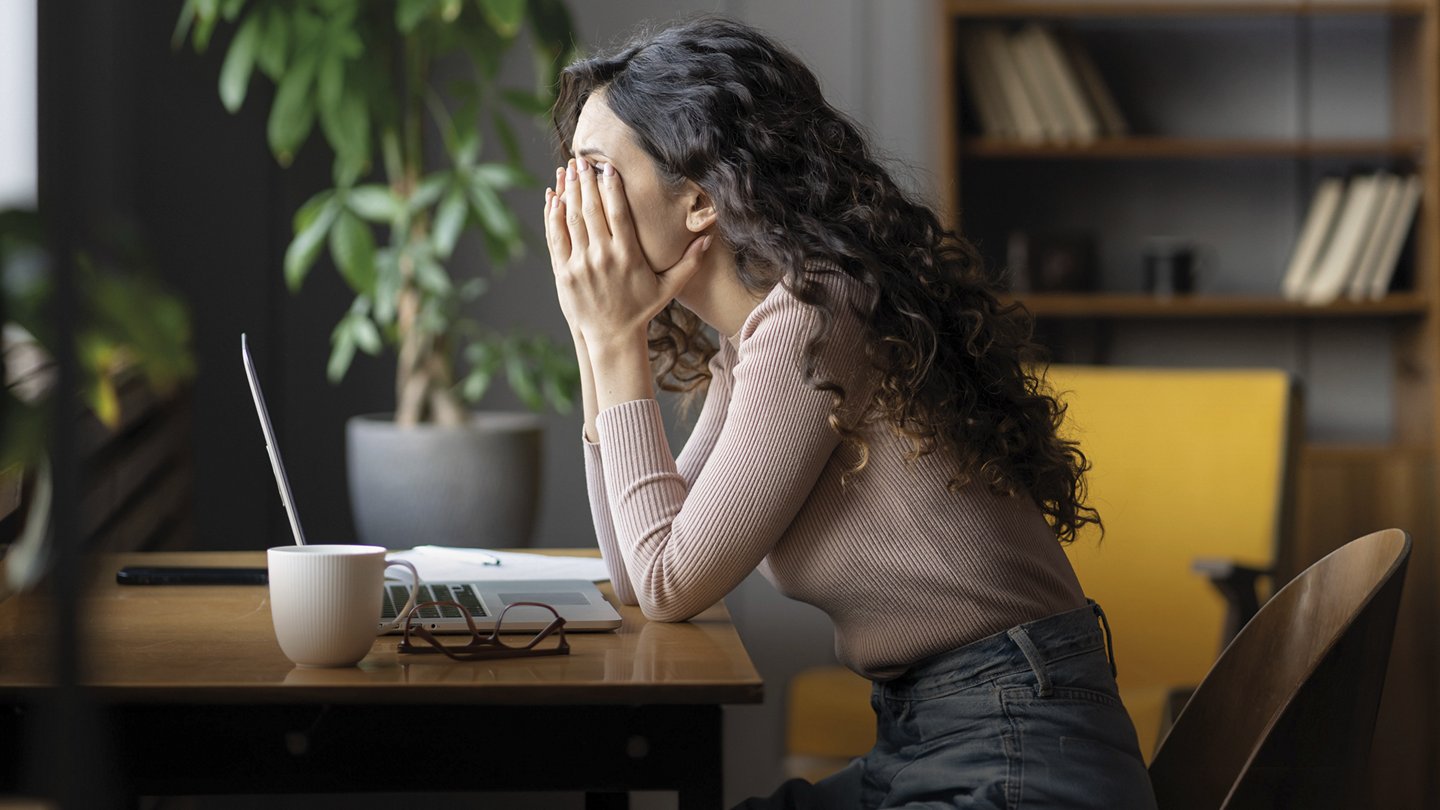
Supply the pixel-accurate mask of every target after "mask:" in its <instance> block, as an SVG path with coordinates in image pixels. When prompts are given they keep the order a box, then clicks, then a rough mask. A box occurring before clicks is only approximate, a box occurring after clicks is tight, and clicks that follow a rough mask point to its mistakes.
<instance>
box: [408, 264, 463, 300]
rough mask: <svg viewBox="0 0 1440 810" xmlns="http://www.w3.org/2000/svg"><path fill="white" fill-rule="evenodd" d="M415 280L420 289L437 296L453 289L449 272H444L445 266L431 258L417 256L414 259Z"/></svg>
mask: <svg viewBox="0 0 1440 810" xmlns="http://www.w3.org/2000/svg"><path fill="white" fill-rule="evenodd" d="M415 281H416V283H417V284H419V285H420V289H422V290H424V291H425V292H427V293H430V294H431V295H434V296H437V297H441V298H443V297H445V296H447V295H449V294H450V291H451V290H452V289H454V288H453V287H452V286H451V284H450V274H449V273H446V272H445V267H444V266H443V265H441V264H440V263H439V262H437V261H435V260H434V259H431V258H417V259H416V260H415Z"/></svg>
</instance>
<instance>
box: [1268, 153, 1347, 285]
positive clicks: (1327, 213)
mask: <svg viewBox="0 0 1440 810" xmlns="http://www.w3.org/2000/svg"><path fill="white" fill-rule="evenodd" d="M1344 195H1345V180H1344V178H1341V177H1327V178H1325V179H1323V180H1321V181H1320V184H1319V185H1318V186H1317V187H1316V189H1315V194H1314V195H1313V196H1312V197H1311V198H1310V211H1309V213H1308V214H1306V215H1305V224H1304V225H1303V226H1302V227H1301V229H1300V237H1299V238H1298V239H1297V240H1296V241H1295V249H1294V251H1293V252H1292V253H1291V254H1290V266H1289V268H1288V269H1287V270H1286V271H1285V278H1284V279H1283V280H1282V281H1281V283H1280V294H1281V295H1282V296H1284V297H1285V298H1287V299H1289V300H1291V301H1298V300H1300V299H1301V298H1303V297H1304V292H1305V288H1306V286H1307V285H1308V284H1309V282H1310V275H1311V273H1312V272H1313V271H1314V269H1315V264H1316V261H1317V260H1318V259H1319V258H1320V255H1321V253H1322V252H1323V251H1324V249H1325V243H1326V242H1327V241H1328V240H1329V238H1330V234H1331V233H1332V232H1333V230H1334V225H1335V214H1336V213H1337V212H1338V211H1339V210H1340V200H1341V198H1343V197H1344Z"/></svg>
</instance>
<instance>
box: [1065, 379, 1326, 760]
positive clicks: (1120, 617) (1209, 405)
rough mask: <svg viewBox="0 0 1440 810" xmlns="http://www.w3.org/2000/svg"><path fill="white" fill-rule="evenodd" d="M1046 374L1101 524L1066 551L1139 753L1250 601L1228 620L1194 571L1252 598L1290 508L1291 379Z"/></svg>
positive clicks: (1243, 617) (1222, 604) (1151, 744)
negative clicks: (1107, 630)
mask: <svg viewBox="0 0 1440 810" xmlns="http://www.w3.org/2000/svg"><path fill="white" fill-rule="evenodd" d="M1048 381H1049V383H1050V386H1051V388H1052V390H1053V391H1054V392H1055V393H1056V394H1057V395H1059V396H1060V398H1061V400H1062V401H1063V402H1064V403H1065V404H1066V406H1067V408H1068V410H1067V411H1066V419H1065V424H1066V435H1067V437H1068V438H1072V439H1075V440H1078V441H1079V442H1080V448H1081V450H1082V451H1084V453H1085V455H1086V457H1087V458H1088V459H1089V461H1090V463H1091V465H1092V468H1091V470H1090V473H1089V475H1088V479H1087V480H1088V485H1089V503H1090V504H1091V505H1092V506H1094V507H1095V508H1096V509H1097V510H1099V512H1100V517H1101V519H1102V520H1104V522H1105V536H1104V539H1103V540H1099V541H1098V542H1097V537H1096V535H1097V533H1096V532H1093V531H1092V532H1087V533H1083V534H1082V536H1081V537H1080V539H1078V540H1077V541H1076V542H1074V543H1072V544H1071V545H1070V546H1068V547H1067V548H1066V551H1067V553H1068V554H1069V556H1070V562H1071V564H1072V565H1074V566H1075V572H1076V574H1077V575H1078V576H1079V578H1080V584H1081V585H1082V586H1083V587H1084V589H1085V593H1086V595H1087V596H1089V597H1090V598H1092V599H1095V600H1096V601H1098V602H1099V603H1100V606H1101V607H1103V608H1104V609H1105V614H1106V616H1107V617H1109V620H1110V627H1111V630H1112V631H1113V632H1114V634H1115V662H1116V664H1117V667H1118V669H1119V675H1118V677H1117V679H1116V680H1117V681H1118V682H1119V685H1120V695H1121V698H1122V699H1123V700H1124V702H1125V706H1126V708H1127V709H1129V711H1130V717H1131V719H1132V720H1133V721H1134V722H1135V728H1136V732H1137V734H1138V735H1139V737H1140V750H1141V751H1142V752H1143V753H1144V754H1145V756H1146V757H1147V759H1148V758H1149V757H1150V755H1151V754H1152V753H1153V752H1154V750H1155V743H1156V740H1157V739H1158V737H1159V735H1160V733H1161V731H1162V729H1163V728H1164V727H1165V726H1166V725H1168V723H1167V720H1168V718H1169V717H1173V707H1172V705H1171V703H1170V698H1171V693H1172V691H1173V690H1176V689H1180V688H1184V687H1187V686H1193V685H1195V684H1198V683H1199V682H1200V681H1201V679H1203V678H1204V677H1205V673H1206V672H1208V671H1209V669H1210V665H1211V664H1213V663H1214V662H1215V659H1216V657H1217V656H1218V655H1219V652H1220V647H1221V646H1222V645H1223V644H1224V643H1225V642H1227V641H1228V640H1229V638H1230V637H1231V636H1233V635H1234V633H1235V632H1236V631H1238V630H1239V627H1240V625H1243V624H1244V622H1245V621H1247V620H1248V619H1249V616H1250V615H1253V612H1254V609H1255V607H1256V600H1255V598H1254V597H1253V596H1251V597H1250V598H1249V599H1248V600H1247V601H1248V604H1245V605H1243V606H1237V607H1235V608H1231V609H1229V610H1228V615H1227V603H1226V600H1225V599H1222V598H1219V597H1217V595H1216V593H1215V591H1214V588H1212V585H1211V583H1210V582H1207V581H1206V578H1205V577H1204V576H1200V575H1198V573H1205V574H1210V575H1212V576H1213V575H1225V574H1234V575H1235V576H1236V578H1238V579H1240V580H1241V581H1242V583H1245V584H1248V585H1249V586H1250V588H1249V592H1250V593H1251V594H1253V593H1254V584H1255V583H1254V581H1253V576H1254V572H1269V571H1271V570H1273V568H1274V565H1275V561H1276V556H1277V551H1278V548H1279V547H1280V545H1281V543H1282V542H1283V537H1284V535H1285V534H1286V533H1287V531H1288V530H1287V528H1286V527H1287V525H1288V522H1289V521H1288V518H1289V513H1290V509H1289V506H1288V504H1289V500H1290V490H1291V488H1292V487H1291V485H1290V481H1291V480H1292V478H1293V468H1294V464H1293V459H1292V454H1293V451H1294V447H1295V442H1294V441H1293V436H1294V432H1295V430H1296V426H1297V425H1298V424H1299V422H1298V417H1297V414H1298V410H1299V409H1298V407H1296V403H1297V398H1296V397H1295V396H1293V393H1292V392H1293V388H1294V386H1293V385H1292V381H1291V379H1290V377H1289V375H1287V374H1286V373H1285V372H1283V371H1278V370H1268V369H1266V370H1208V369H1207V370H1194V369H1155V368H1122V367H1085V366H1054V367H1052V368H1051V369H1050V373H1049V375H1048ZM1197 571H1198V573H1197ZM1226 587H1230V590H1231V591H1232V595H1233V596H1235V597H1241V596H1242V595H1243V592H1244V588H1240V589H1235V588H1233V586H1226ZM1223 589H1224V587H1222V590H1223Z"/></svg>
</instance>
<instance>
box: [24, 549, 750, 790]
mask: <svg viewBox="0 0 1440 810" xmlns="http://www.w3.org/2000/svg"><path fill="white" fill-rule="evenodd" d="M571 553H587V552H571ZM588 553H592V554H593V553H595V552H594V550H593V549H591V550H589V552H588ZM135 564H149V565H236V566H242V565H243V566H263V565H264V564H265V555H264V552H173V553H149V554H120V555H106V556H102V557H100V558H98V559H97V560H96V570H95V571H94V576H93V578H92V584H91V585H90V586H89V587H88V588H87V596H86V607H85V608H84V610H83V611H82V617H83V619H82V621H83V627H82V633H83V634H84V635H85V636H86V638H87V643H86V648H85V651H84V654H83V657H82V660H83V662H84V665H85V672H86V673H87V675H86V677H85V679H84V680H85V683H86V684H88V685H89V687H90V692H91V694H92V695H93V697H94V698H95V700H96V701H97V702H99V703H100V704H101V705H102V706H104V712H105V718H106V720H107V721H108V724H109V727H110V729H111V732H112V734H113V744H112V745H111V750H112V751H115V752H117V757H118V758H119V760H120V761H119V765H120V769H121V771H122V773H123V774H124V780H125V787H126V788H127V789H128V790H129V791H131V792H132V793H134V794H136V795H184V794H204V793H298V792H337V793H340V792H351V791H380V790H384V791H409V790H433V791H467V790H507V791H515V790H583V791H587V792H590V793H591V794H593V797H594V801H593V802H592V803H595V804H598V803H601V802H602V801H603V802H604V803H605V805H606V806H616V805H617V804H618V805H623V802H615V801H614V798H615V797H614V796H613V794H615V793H621V792H624V791H629V790H676V791H679V794H680V807H682V808H687V810H688V808H713V807H720V806H721V763H720V758H721V717H720V707H721V706H722V705H724V704H740V703H759V702H760V701H761V699H762V683H761V680H760V676H759V675H758V674H757V673H756V671H755V667H754V665H753V664H752V663H751V662H750V658H749V655H747V654H746V652H745V648H744V646H743V645H742V644H741V642H740V638H739V636H738V635H737V634H736V632H735V628H734V626H733V625H732V624H731V623H730V619H729V615H728V613H727V612H726V611H725V608H724V606H723V605H717V606H716V607H714V608H711V609H710V610H709V611H707V612H706V613H704V614H702V615H701V616H698V617H696V618H695V619H694V620H692V621H690V622H686V623H683V624H663V623H659V622H653V623H652V622H648V621H646V619H645V618H644V617H643V616H642V615H641V614H640V610H639V609H638V608H633V607H623V606H622V607H619V610H620V613H621V615H622V616H623V617H624V622H625V623H624V626H623V627H622V628H621V629H620V630H619V631H617V632H614V633H593V634H591V633H571V634H568V636H567V638H569V639H570V643H571V654H570V655H568V656H557V657H553V658H535V659H511V660H499V661H487V662H454V661H450V660H449V659H445V658H443V657H439V656H436V657H435V658H430V657H428V656H426V657H424V658H421V659H418V660H411V659H409V658H408V657H407V658H405V659H401V658H400V657H399V656H398V655H397V653H396V651H395V647H396V644H397V637H395V636H382V637H381V638H379V639H378V640H377V641H376V642H375V646H374V648H373V649H372V650H371V653H370V655H369V656H367V657H366V658H365V660H363V661H361V662H360V665H359V666H358V667H349V668H344V669H325V670H317V669H298V668H296V667H294V666H292V665H291V663H290V662H289V660H287V659H286V658H285V656H284V654H282V653H281V651H280V647H279V645H278V644H277V643H276V641H275V633H274V629H273V627H272V625H271V620H270V610H269V600H268V591H267V589H266V588H265V587H263V586H121V585H117V584H115V571H117V570H118V569H119V568H120V566H122V565H135ZM601 589H602V591H604V592H605V594H606V596H607V597H609V598H610V599H611V601H612V603H613V602H615V600H614V598H613V596H614V594H613V592H612V591H611V590H610V586H609V584H608V583H604V584H602V585H601ZM47 608H48V604H47V602H46V600H45V599H43V598H41V597H39V596H36V595H23V596H18V597H15V598H12V599H9V600H7V601H5V602H3V603H0V662H3V665H0V703H3V704H4V705H6V706H16V707H19V708H20V711H18V712H11V711H4V712H0V794H4V793H6V792H9V791H10V790H12V789H13V788H14V787H15V786H16V785H17V783H18V779H19V777H20V775H19V773H18V771H17V769H18V767H19V764H18V763H21V762H22V761H23V759H24V758H23V757H22V756H19V755H18V751H17V750H15V747H17V746H19V745H21V744H22V742H21V741H22V740H23V739H24V733H23V732H24V730H25V729H24V723H25V717H26V715H27V714H28V713H29V712H28V708H27V707H30V706H33V705H34V703H35V702H36V700H37V699H38V698H39V697H40V696H41V694H43V690H44V688H45V683H46V680H47V672H46V667H45V662H44V656H43V655H42V654H41V651H43V650H44V649H45V645H46V644H47V634H46V626H45V623H44V622H43V621H36V620H35V619H36V617H37V616H40V615H43V612H44V611H45V610H46V609H47ZM602 794H610V795H608V796H604V797H603V798H602Z"/></svg>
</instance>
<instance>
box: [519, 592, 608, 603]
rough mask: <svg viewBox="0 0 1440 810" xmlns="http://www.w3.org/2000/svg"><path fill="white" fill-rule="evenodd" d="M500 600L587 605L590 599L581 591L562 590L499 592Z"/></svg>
mask: <svg viewBox="0 0 1440 810" xmlns="http://www.w3.org/2000/svg"><path fill="white" fill-rule="evenodd" d="M497 596H499V597H500V601H501V602H504V603H505V604H507V605H513V604H515V603H516V602H544V603H545V604H547V605H588V604H590V600H589V599H586V598H585V594H583V593H575V592H574V591H570V592H568V593H566V592H563V591H546V592H543V593H501V594H497Z"/></svg>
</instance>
